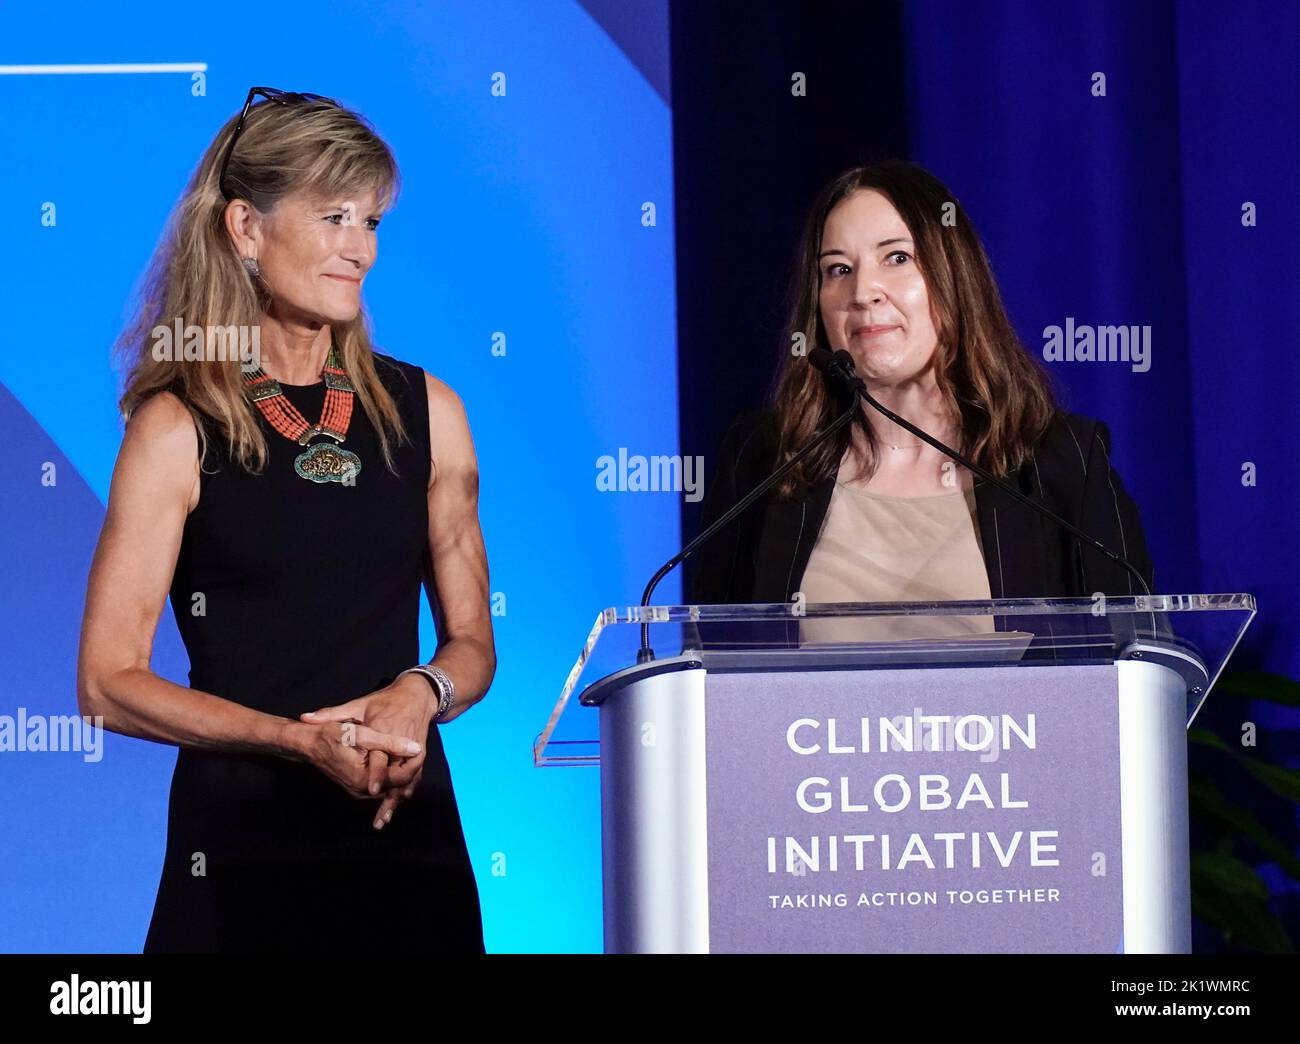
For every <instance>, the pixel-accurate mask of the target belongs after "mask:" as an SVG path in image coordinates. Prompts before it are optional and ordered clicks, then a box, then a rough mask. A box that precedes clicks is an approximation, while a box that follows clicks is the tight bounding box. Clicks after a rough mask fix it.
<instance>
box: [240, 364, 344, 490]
mask: <svg viewBox="0 0 1300 1044" xmlns="http://www.w3.org/2000/svg"><path fill="white" fill-rule="evenodd" d="M323 376H324V378H325V405H324V407H323V408H322V409H321V415H320V421H319V422H318V423H316V424H308V423H307V418H306V417H304V416H303V415H302V413H301V412H300V411H299V410H298V408H297V407H296V406H294V404H293V403H291V402H290V401H289V399H288V398H287V397H286V396H285V394H284V389H283V388H281V387H280V382H279V381H277V380H276V379H275V378H274V377H272V376H271V375H270V374H268V373H267V372H266V371H265V370H263V369H262V368H261V367H260V366H258V367H257V368H256V369H254V370H252V371H251V372H249V373H246V374H245V375H244V388H245V390H246V391H247V393H248V396H249V398H250V399H252V400H253V404H254V405H255V406H256V407H257V408H258V410H260V411H261V413H262V416H263V417H265V418H266V422H267V423H268V424H270V425H271V427H273V428H274V429H275V430H276V431H278V432H279V433H280V434H281V435H283V436H284V437H285V438H286V439H293V441H294V442H296V443H298V445H300V446H306V445H307V444H308V443H309V442H310V441H311V440H312V439H313V438H315V437H316V436H317V435H327V436H329V437H330V438H331V439H334V440H335V442H336V443H339V445H334V446H331V445H330V444H329V443H327V442H318V443H317V444H316V445H315V446H311V447H309V448H308V449H307V451H306V452H304V453H300V454H298V456H297V457H295V458H294V462H293V470H294V471H296V472H297V473H298V475H299V477H300V478H305V479H307V480H308V481H311V482H344V483H347V484H348V485H352V484H354V483H355V482H356V477H357V475H358V474H360V472H361V458H360V457H358V456H357V455H356V454H355V453H353V452H352V451H351V450H345V449H343V447H342V442H343V440H344V439H345V438H347V435H348V425H349V424H350V423H351V421H352V398H353V394H354V392H355V389H354V388H353V387H352V381H351V380H350V379H349V378H348V374H347V371H346V370H344V369H343V363H342V361H341V360H340V359H339V356H338V352H337V351H336V350H335V349H334V348H330V354H329V358H328V359H326V360H325V372H324V374H323Z"/></svg>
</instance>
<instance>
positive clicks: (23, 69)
mask: <svg viewBox="0 0 1300 1044" xmlns="http://www.w3.org/2000/svg"><path fill="white" fill-rule="evenodd" d="M207 71H208V63H207V62H145V63H138V64H135V65H130V64H123V63H119V64H116V65H0V76H43V75H49V74H56V73H64V74H66V73H178V72H207Z"/></svg>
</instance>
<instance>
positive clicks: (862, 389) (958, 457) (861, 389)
mask: <svg viewBox="0 0 1300 1044" xmlns="http://www.w3.org/2000/svg"><path fill="white" fill-rule="evenodd" d="M841 365H842V364H841ZM841 373H842V375H843V376H844V377H845V379H846V380H849V381H851V382H852V384H853V386H854V388H855V389H856V390H857V393H858V395H860V396H861V397H862V399H863V400H864V401H865V402H866V403H867V404H868V405H869V406H871V407H872V408H873V409H875V410H877V411H878V412H880V413H883V414H884V415H885V416H886V417H888V418H889V419H890V420H891V421H893V422H894V423H895V424H897V425H898V426H899V427H902V428H905V429H907V430H908V431H910V432H911V433H912V434H913V435H915V436H916V437H917V438H919V439H921V440H923V441H925V442H928V443H929V444H930V445H931V446H933V447H934V448H935V449H937V450H938V451H939V452H940V453H943V454H945V455H946V456H949V457H952V458H953V459H954V460H955V461H957V462H958V463H959V464H961V466H962V467H964V468H968V469H969V470H971V471H973V472H974V473H975V474H976V475H978V476H979V477H980V478H982V479H984V480H985V481H986V482H991V483H993V485H995V486H997V487H998V488H999V489H1001V490H1002V491H1003V492H1005V493H1008V494H1010V495H1011V496H1013V497H1015V499H1016V500H1019V501H1020V502H1021V503H1023V504H1027V505H1028V506H1029V507H1031V508H1033V509H1034V510H1035V511H1041V512H1042V513H1043V514H1044V515H1046V516H1047V517H1048V518H1050V519H1052V521H1054V522H1055V523H1056V524H1057V525H1059V526H1061V527H1062V528H1063V529H1066V530H1069V532H1071V533H1073V534H1074V535H1075V536H1076V537H1078V538H1079V539H1080V540H1082V541H1083V542H1084V543H1086V544H1087V545H1088V546H1089V547H1092V548H1095V549H1096V550H1098V551H1100V552H1101V553H1102V554H1103V555H1105V556H1106V557H1107V558H1109V559H1110V560H1111V561H1113V562H1117V563H1118V564H1119V565H1121V566H1123V567H1124V568H1125V569H1127V570H1128V571H1129V572H1130V573H1132V574H1133V576H1135V577H1136V578H1137V582H1138V584H1139V585H1140V586H1141V588H1142V590H1143V592H1145V593H1146V595H1147V596H1148V597H1150V595H1151V588H1150V587H1148V586H1147V582H1146V580H1145V579H1144V578H1143V576H1142V574H1141V573H1139V572H1138V571H1137V569H1136V568H1135V567H1134V566H1133V565H1132V564H1130V563H1129V562H1128V560H1127V559H1125V558H1124V557H1122V556H1121V555H1118V554H1116V553H1115V552H1114V551H1112V550H1111V549H1110V548H1108V547H1107V546H1106V545H1105V544H1103V543H1101V541H1099V540H1094V539H1093V538H1092V537H1090V536H1089V535H1088V534H1087V533H1085V532H1084V531H1083V530H1082V529H1080V528H1079V527H1078V526H1074V525H1071V524H1070V523H1069V522H1067V521H1065V519H1063V518H1062V517H1061V516H1060V515H1058V514H1056V512H1054V511H1052V510H1051V509H1050V508H1048V507H1046V506H1044V505H1043V504H1039V503H1037V502H1036V501H1034V500H1032V499H1030V498H1029V497H1027V496H1025V495H1024V494H1023V493H1021V492H1020V490H1018V489H1016V488H1015V486H1013V485H1011V483H1009V482H1004V481H1003V480H1002V479H1000V478H997V477H996V476H995V475H992V474H991V473H989V472H988V471H985V470H984V469H983V468H981V467H980V466H979V465H978V464H976V463H975V462H974V461H973V460H968V459H967V458H966V457H965V456H964V455H962V454H961V453H958V452H957V451H956V450H954V449H953V448H952V447H950V446H945V445H944V444H943V443H942V442H940V441H939V440H938V439H935V438H931V437H930V436H929V435H928V434H927V433H926V432H924V431H922V430H921V429H920V428H918V427H917V426H916V425H915V424H913V423H912V422H911V421H907V420H904V419H903V418H902V417H900V416H899V415H898V414H897V413H895V412H894V411H893V410H890V409H888V408H887V407H885V406H882V405H881V404H880V403H879V402H877V401H876V400H875V399H874V398H872V396H871V394H870V392H868V391H867V388H866V385H865V384H864V383H863V381H862V378H861V377H858V376H857V374H846V373H843V370H841Z"/></svg>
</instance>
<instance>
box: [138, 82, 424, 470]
mask: <svg viewBox="0 0 1300 1044" xmlns="http://www.w3.org/2000/svg"><path fill="white" fill-rule="evenodd" d="M237 122H238V114H236V115H235V116H232V117H231V118H230V119H229V120H228V121H226V124H225V126H223V127H222V128H221V130H220V131H219V132H218V133H217V136H216V137H215V138H214V139H213V140H212V142H211V144H209V145H208V147H207V150H206V151H205V152H204V154H203V158H202V160H200V162H199V165H198V169H197V170H195V172H194V174H193V176H192V177H191V179H190V182H189V185H188V186H187V187H186V189H185V193H184V195H183V196H182V197H181V199H180V201H179V202H178V203H177V204H176V207H175V209H174V210H173V211H172V214H171V217H170V218H169V219H168V222H167V227H166V230H165V231H164V233H163V236H162V239H161V240H160V242H159V244H158V247H157V249H156V250H155V251H154V255H153V257H152V259H151V261H150V263H149V266H148V269H147V270H146V273H145V276H144V279H143V282H142V285H141V288H140V290H139V292H138V301H137V302H136V304H135V307H134V308H133V312H134V318H133V319H132V320H131V322H130V323H129V325H128V326H127V327H126V329H125V330H124V331H123V333H122V334H121V336H120V337H119V338H118V340H117V342H116V345H115V348H114V354H115V355H116V356H117V358H118V360H119V365H121V366H122V368H123V369H124V370H125V371H126V378H125V382H124V391H123V393H122V397H121V400H120V402H119V406H120V409H121V411H122V416H123V418H124V419H127V420H129V419H130V417H131V414H132V413H133V412H134V411H135V410H136V409H138V408H139V407H140V406H141V405H142V404H143V403H144V402H145V401H146V400H148V399H149V398H150V397H151V396H153V395H156V394H157V393H158V392H162V391H170V392H172V393H173V394H175V395H176V396H177V397H178V398H179V399H180V400H181V402H182V403H184V404H185V406H186V408H187V409H188V410H189V411H190V413H191V415H192V416H193V417H194V419H195V423H196V427H197V428H198V433H199V440H200V445H199V459H200V460H203V459H204V458H205V455H206V452H207V446H208V440H207V434H206V427H207V425H205V424H204V423H203V418H204V417H206V418H209V419H210V420H211V421H212V422H214V424H215V427H216V430H217V431H218V432H219V433H220V434H221V436H222V438H223V439H224V440H225V442H226V444H227V446H228V447H229V448H230V451H231V456H232V458H233V459H234V460H235V461H236V462H238V463H239V464H240V465H241V466H242V467H244V468H246V469H247V470H249V471H251V472H254V473H256V472H260V471H261V470H262V468H263V467H264V465H265V463H266V456H267V446H266V438H265V436H264V435H263V433H262V430H261V428H260V427H259V426H258V420H257V416H256V414H255V408H254V406H253V405H252V403H251V402H250V401H249V400H248V398H247V397H246V396H245V394H244V386H243V380H242V370H241V366H240V360H239V358H238V352H234V353H226V354H229V355H233V358H230V359H229V360H227V361H225V362H221V361H215V360H211V361H189V360H184V359H182V358H179V357H177V358H173V359H168V360H161V361H160V360H158V359H155V358H154V355H153V351H152V344H153V331H154V330H155V328H156V327H159V326H164V327H170V326H172V324H173V323H174V322H175V321H176V320H177V319H178V318H179V319H180V320H182V323H183V324H184V325H185V326H189V325H194V326H198V327H201V328H203V329H204V330H205V331H206V330H208V329H209V327H212V326H220V327H230V326H242V327H245V328H250V329H251V328H252V327H254V326H257V325H259V324H260V323H261V321H262V318H263V316H264V315H265V312H266V309H267V306H268V305H269V303H270V302H269V299H268V298H267V296H266V291H265V289H264V288H263V287H262V286H261V285H260V283H259V282H258V281H257V280H255V279H254V278H253V277H252V276H251V275H250V274H249V273H248V271H247V270H246V269H245V268H244V266H243V263H242V262H241V260H240V258H239V256H238V253H237V252H236V249H235V245H234V243H233V242H232V241H231V239H230V236H229V234H228V233H227V232H226V229H225V219H224V215H225V209H226V202H227V201H226V198H225V197H224V196H223V195H222V192H221V187H220V185H219V184H218V180H219V178H220V173H221V170H220V168H221V162H222V158H223V157H224V155H225V151H226V146H227V144H228V143H229V141H230V137H231V135H232V134H234V131H235V124H236V123H237ZM399 183H400V175H399V173H398V169H397V161H396V159H395V158H394V156H393V153H392V150H391V149H389V147H388V145H387V144H386V143H385V142H384V141H383V140H382V139H381V138H380V137H379V136H378V134H376V133H375V131H374V129H373V128H372V127H371V126H370V124H369V123H368V121H366V119H365V118H364V117H362V116H361V115H359V114H358V113H355V112H353V111H351V110H349V109H346V108H344V107H342V106H340V105H337V104H334V103H333V102H330V101H309V100H306V99H295V100H284V101H262V102H259V103H257V104H254V105H253V106H252V107H251V108H250V109H249V111H248V116H247V117H246V119H245V120H244V128H243V130H242V132H241V133H240V135H239V140H238V142H237V143H236V147H235V151H234V152H233V154H232V155H231V157H230V163H229V167H228V169H227V173H226V187H227V188H228V189H229V190H230V193H231V197H232V198H238V199H244V200H247V201H248V202H249V203H251V204H252V205H253V207H254V208H255V209H256V210H257V211H258V212H259V213H261V214H264V215H266V214H270V213H272V212H273V211H274V210H275V208H276V206H277V205H278V204H279V202H280V201H281V200H282V199H283V198H284V197H285V196H287V195H289V194H290V193H294V192H298V191H305V192H308V193H310V194H312V195H315V196H320V197H324V198H330V197H332V198H338V197H341V196H351V195H360V194H364V193H366V192H374V194H375V196H376V198H377V199H378V200H379V203H380V208H381V209H385V208H387V207H388V206H389V205H390V204H391V203H392V201H393V200H394V199H396V196H397V192H398V187H399ZM330 338H331V341H332V343H333V346H334V347H335V348H336V349H337V350H338V351H339V353H340V355H341V356H342V359H343V365H344V367H345V368H346V370H347V372H348V376H349V377H350V378H351V379H352V384H353V386H354V387H355V389H356V397H357V400H358V401H359V402H360V403H361V406H362V408H363V409H364V410H365V412H366V416H367V417H368V418H369V419H370V422H371V424H372V425H373V427H374V429H375V432H376V435H377V436H378V438H379V443H380V448H381V450H382V453H383V457H384V461H385V463H386V464H387V465H388V467H389V468H390V469H391V468H392V467H393V456H392V446H393V443H394V442H395V441H400V440H404V439H405V440H409V436H408V435H407V433H406V431H405V427H404V425H403V423H402V419H401V414H400V413H399V411H398V408H397V405H396V403H395V402H394V401H393V397H392V396H391V395H390V394H389V392H388V389H387V388H386V387H385V386H384V384H383V382H382V381H381V380H380V379H379V376H378V374H377V372H376V369H375V356H374V349H373V346H372V343H371V333H370V322H369V318H368V316H367V315H366V312H365V310H364V307H363V308H362V310H361V311H359V312H358V313H357V315H356V316H355V317H354V318H353V319H352V320H350V321H349V322H346V323H338V324H331V327H330ZM176 347H177V348H179V346H176ZM172 354H173V355H175V356H179V355H180V353H179V351H177V352H173V353H172Z"/></svg>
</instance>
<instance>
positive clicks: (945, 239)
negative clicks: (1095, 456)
mask: <svg viewBox="0 0 1300 1044" xmlns="http://www.w3.org/2000/svg"><path fill="white" fill-rule="evenodd" d="M864 190H874V191H876V192H879V193H881V194H882V195H883V196H885V197H886V198H887V199H888V200H889V201H890V203H892V204H893V206H894V209H895V210H897V211H898V213H899V216H900V217H901V218H902V219H903V221H904V222H905V223H906V224H907V227H908V229H909V230H910V232H909V234H910V235H911V237H912V240H913V242H914V246H915V259H916V264H917V265H918V267H919V268H920V270H921V273H922V275H923V276H924V278H925V283H926V288H927V291H928V294H929V299H930V306H931V309H932V312H933V314H934V323H935V331H936V333H937V335H938V345H937V347H936V348H935V357H934V370H935V380H936V383H937V385H938V387H939V390H940V393H941V394H942V395H943V396H944V398H945V400H946V401H947V403H948V406H949V409H950V410H951V411H952V415H953V416H955V417H960V420H961V431H962V441H963V443H964V448H963V447H958V449H962V450H963V452H965V453H966V455H967V456H969V457H970V458H971V459H972V460H973V461H975V463H977V464H979V465H980V466H981V467H984V468H986V469H988V470H989V471H991V472H993V473H994V474H996V475H1007V474H1010V473H1011V472H1014V471H1016V470H1017V469H1018V468H1019V467H1020V466H1021V465H1022V464H1024V463H1026V462H1027V461H1028V459H1029V458H1030V456H1031V455H1032V453H1033V449H1034V446H1035V445H1036V444H1037V443H1038V441H1039V440H1040V439H1041V438H1042V436H1043V434H1044V433H1045V432H1046V430H1047V427H1048V425H1049V424H1050V422H1051V419H1052V417H1053V415H1054V413H1055V412H1056V409H1057V407H1056V398H1055V395H1054V394H1053V390H1052V387H1051V383H1050V380H1049V378H1048V376H1047V373H1046V371H1045V370H1044V369H1043V368H1042V367H1041V366H1040V365H1039V364H1038V363H1037V361H1036V360H1035V359H1033V358H1032V357H1031V356H1030V355H1029V353H1028V352H1027V351H1025V349H1024V346H1023V345H1021V343H1020V340H1019V338H1018V337H1017V336H1016V332H1015V329H1014V328H1013V327H1012V325H1011V321H1010V320H1009V319H1008V318H1007V314H1006V309H1005V308H1004V306H1003V304H1002V298H1001V295H1000V294H999V293H998V288H997V283H996V282H995V281H994V278H993V272H992V270H991V268H990V266H989V260H988V257H987V255H986V254H985V252H984V247H983V245H982V244H981V243H980V240H979V237H978V236H977V235H976V233H975V228H974V226H973V225H972V224H971V222H970V219H969V218H968V217H967V215H966V212H965V210H963V209H962V206H961V203H960V202H958V200H957V198H956V197H955V196H954V195H953V194H952V193H951V192H949V191H948V189H947V188H945V187H944V185H943V183H942V182H940V181H939V179H938V178H936V177H935V176H934V175H933V174H931V173H930V172H929V171H927V170H925V169H924V168H922V167H920V166H918V165H916V164H914V163H908V162H905V161H902V160H897V159H885V160H878V161H876V162H874V163H871V164H868V165H866V166H862V167H855V168H853V169H852V170H848V171H846V172H845V173H843V174H841V175H840V176H839V177H837V178H836V179H835V180H834V181H832V182H831V183H830V184H829V185H827V186H826V187H825V188H824V189H823V190H822V192H821V193H820V195H818V197H817V200H816V202H815V203H814V204H813V207H812V210H811V211H810V213H809V215H808V220H807V223H806V225H805V226H804V230H803V235H802V237H801V240H800V245H799V250H798V255H797V266H796V269H795V273H794V279H793V282H792V287H791V295H790V296H791V310H790V319H789V323H788V325H787V329H786V338H785V342H784V345H783V351H782V355H783V357H784V362H783V364H782V366H781V368H780V370H779V372H778V374H777V378H776V382H775V384H774V386H773V390H772V396H771V399H772V404H773V406H774V407H775V410H776V415H777V433H778V434H777V460H778V461H779V462H780V461H785V460H788V459H789V458H790V457H791V456H793V455H794V453H795V452H796V451H797V450H798V448H799V447H800V446H802V445H805V444H806V443H808V442H809V441H811V440H812V438H813V436H814V433H815V432H816V431H817V430H818V429H820V428H822V427H823V426H825V425H826V424H828V423H829V422H830V421H831V420H833V419H834V417H835V416H836V415H837V414H838V413H840V412H841V411H842V410H843V409H844V406H845V405H847V402H846V401H845V400H843V399H842V398H837V393H836V392H835V391H833V390H832V388H831V387H830V386H829V385H828V383H827V381H826V378H825V377H824V376H823V375H822V374H821V373H820V372H819V371H817V370H816V369H814V368H813V366H812V365H810V364H809V362H808V353H809V352H811V351H812V349H813V348H818V347H820V348H827V349H829V348H831V347H832V346H831V345H830V343H829V342H828V340H827V338H826V331H825V329H824V328H823V325H822V321H821V310H820V307H819V297H820V290H821V265H820V262H819V255H820V253H821V247H822V231H823V229H824V228H825V225H826V218H827V216H828V215H829V214H830V212H831V210H832V209H834V208H835V206H836V205H837V204H839V203H840V202H841V201H843V200H844V199H847V198H848V197H849V196H851V195H852V194H853V193H855V192H860V191H864ZM945 214H947V215H949V217H948V218H947V220H945ZM800 334H802V338H800V337H799V335H800ZM800 343H801V344H802V345H803V346H804V350H803V351H801V352H799V353H797V354H796V353H795V352H794V351H793V350H792V346H793V345H795V344H800ZM854 428H857V429H858V430H859V431H860V432H861V433H862V435H863V436H864V439H863V440H862V441H861V442H860V443H859V442H858V441H857V440H853V439H852V437H851V436H852V429H854ZM850 445H852V446H853V447H854V453H855V454H856V455H857V457H858V459H857V461H856V463H857V466H858V468H859V473H860V474H863V475H870V474H872V473H873V472H874V471H875V467H876V459H877V448H876V441H875V438H874V436H873V435H872V431H871V426H870V425H869V424H868V423H867V417H866V412H865V410H864V411H861V412H860V413H859V415H858V417H857V418H856V419H855V420H854V422H853V424H851V425H849V426H848V427H846V428H842V429H841V430H840V431H839V432H838V433H837V434H836V435H835V436H834V437H832V438H831V439H828V440H827V442H826V443H825V444H823V445H822V446H821V447H820V448H819V450H818V451H817V452H814V453H813V454H811V455H810V456H809V457H808V458H807V459H805V460H804V461H802V462H801V464H800V465H798V466H796V467H795V468H794V469H793V470H792V471H791V473H790V474H789V475H787V476H786V477H785V479H784V480H783V482H782V484H781V486H780V487H779V489H780V493H781V494H782V495H783V496H786V497H790V496H794V495H795V494H797V493H801V492H802V491H804V490H806V489H807V488H808V487H809V486H812V485H815V484H816V483H817V482H819V481H821V480H823V479H825V478H827V477H828V476H830V475H832V474H834V473H835V472H836V470H837V469H838V466H839V462H840V460H841V459H842V457H843V455H844V452H845V450H846V449H848V448H849V447H850Z"/></svg>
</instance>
